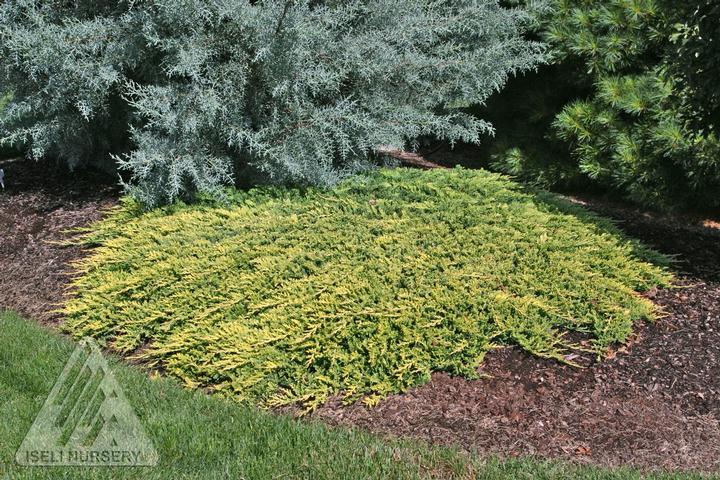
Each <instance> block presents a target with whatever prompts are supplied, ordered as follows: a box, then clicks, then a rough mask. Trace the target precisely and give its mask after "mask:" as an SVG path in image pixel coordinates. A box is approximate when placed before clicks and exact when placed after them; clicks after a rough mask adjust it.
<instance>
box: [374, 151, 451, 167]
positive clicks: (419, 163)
mask: <svg viewBox="0 0 720 480" xmlns="http://www.w3.org/2000/svg"><path fill="white" fill-rule="evenodd" d="M375 151H376V152H377V153H379V154H381V155H387V156H388V157H392V158H394V159H396V160H400V161H401V162H402V163H404V164H406V165H411V166H413V167H419V168H424V169H426V170H433V169H436V168H445V169H449V168H450V167H446V166H444V165H440V164H438V163H434V162H431V161H429V160H427V159H425V158H423V157H422V156H420V155H418V154H417V153H411V152H406V151H404V150H399V149H397V148H392V147H384V146H383V147H378V148H376V149H375Z"/></svg>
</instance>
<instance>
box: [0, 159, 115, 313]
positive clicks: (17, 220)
mask: <svg viewBox="0 0 720 480" xmlns="http://www.w3.org/2000/svg"><path fill="white" fill-rule="evenodd" d="M0 168H2V169H3V170H5V187H6V189H5V190H0V268H1V269H2V274H1V275H0V308H3V307H5V308H10V309H12V310H15V311H16V312H18V313H21V314H23V315H25V316H27V317H29V318H33V319H36V320H38V321H41V322H44V323H51V324H54V323H57V322H58V321H59V320H60V316H59V315H58V314H57V313H55V312H54V310H56V309H57V307H58V306H59V305H60V303H61V302H62V299H63V296H64V293H65V287H66V285H67V283H68V280H69V276H68V273H69V270H70V269H69V263H70V262H72V261H73V260H76V259H78V258H80V256H81V255H82V253H83V252H82V249H80V248H78V247H63V246H60V245H57V244H53V243H51V242H56V241H61V240H64V239H67V238H68V237H69V235H68V233H67V231H68V230H71V229H73V228H78V227H83V226H87V225H89V224H90V223H92V222H94V221H97V220H99V219H100V218H102V215H103V211H104V210H106V209H107V208H110V207H111V206H112V205H114V204H115V203H116V202H117V197H118V188H117V185H116V184H117V183H118V182H117V180H115V179H114V178H112V177H111V176H109V175H106V174H102V173H99V172H88V171H83V172H81V173H79V174H70V173H69V172H68V171H67V170H65V169H63V168H61V167H58V166H55V165H51V164H46V163H36V162H33V161H26V160H21V159H15V160H4V161H0Z"/></svg>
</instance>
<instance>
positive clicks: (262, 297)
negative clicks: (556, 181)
mask: <svg viewBox="0 0 720 480" xmlns="http://www.w3.org/2000/svg"><path fill="white" fill-rule="evenodd" d="M85 240H86V241H88V242H91V243H95V244H97V245H98V246H97V248H96V249H95V250H94V252H93V254H92V255H91V256H90V258H88V259H87V260H85V261H83V262H82V263H81V264H80V265H79V268H80V270H81V271H82V272H83V275H82V276H80V277H79V278H78V279H77V280H76V281H75V287H76V288H77V296H76V298H74V299H73V300H72V301H70V302H69V303H68V304H67V306H66V313H67V315H68V321H67V328H68V329H69V330H70V331H72V332H73V333H74V334H76V335H78V336H81V335H92V336H95V337H100V338H105V339H107V340H108V342H109V343H110V344H111V345H112V346H113V347H114V348H116V349H118V350H120V351H122V352H125V353H134V355H135V356H136V357H138V358H141V359H143V360H145V361H149V362H150V363H151V364H153V365H155V366H158V367H161V368H163V369H164V370H165V371H166V372H167V373H168V374H170V375H173V376H176V377H179V378H180V379H182V380H183V381H184V382H185V383H186V384H187V385H188V386H191V387H204V388H207V389H209V390H211V391H215V392H219V393H222V394H226V395H230V396H234V397H236V398H238V399H243V400H250V401H252V402H254V403H257V404H259V405H262V406H274V405H283V404H288V403H293V402H302V403H303V404H304V405H305V406H306V407H308V408H312V407H313V406H316V405H318V404H319V403H321V402H323V401H324V400H326V399H327V398H328V396H330V395H333V394H336V393H342V394H344V395H345V396H346V398H347V399H348V400H354V399H358V398H364V400H365V401H367V402H368V403H372V402H373V401H375V400H377V399H378V398H380V397H382V396H383V395H386V394H388V393H391V392H399V391H403V390H406V389H407V388H409V387H410V386H413V385H417V384H420V383H423V382H425V381H427V380H428V378H429V376H430V373H431V372H433V371H440V370H442V371H447V372H451V373H453V374H458V375H464V376H467V377H472V376H474V375H476V368H477V366H478V364H479V363H480V362H481V361H482V359H483V356H484V355H485V353H486V352H487V351H488V350H489V349H491V348H493V346H496V345H500V344H517V345H520V346H521V347H522V348H524V349H526V350H527V351H529V352H532V353H534V354H536V355H540V356H544V357H553V358H558V359H562V358H563V355H564V354H566V353H568V351H570V350H572V349H574V348H579V346H578V345H573V344H571V343H570V342H569V341H568V340H566V339H565V336H564V333H565V332H568V331H574V332H582V333H584V334H586V335H587V336H588V337H589V338H591V339H592V345H593V348H594V349H596V351H597V352H598V353H601V352H602V351H604V350H605V349H606V348H607V347H608V345H610V344H612V343H613V342H621V341H624V340H626V339H627V337H628V335H629V334H630V333H631V328H632V324H633V322H634V321H636V320H639V319H643V318H645V319H647V318H651V317H652V314H653V306H652V304H651V303H650V302H648V301H646V300H645V299H643V298H642V297H640V296H639V295H637V294H636V293H635V292H636V291H640V290H644V289H648V288H650V287H652V286H655V285H658V284H664V283H666V282H668V281H669V279H670V277H669V275H668V274H667V273H665V271H664V270H662V269H661V268H659V267H656V266H653V265H651V264H650V263H647V261H645V260H642V259H641V258H645V259H649V258H653V259H654V260H659V259H660V257H659V256H658V255H656V254H653V253H652V252H650V251H648V250H646V249H643V248H642V247H641V246H639V245H638V244H636V243H634V242H631V241H628V240H626V239H623V238H621V237H620V236H619V234H618V233H617V231H616V230H615V229H614V228H613V227H612V226H611V225H610V224H609V223H608V222H606V221H603V220H601V219H598V218H595V217H592V216H591V215H589V214H587V213H585V212H584V211H582V210H580V209H577V208H574V207H568V206H567V205H564V204H563V203H562V202H560V201H558V200H557V199H554V198H553V197H551V196H549V195H546V194H536V195H531V194H528V193H522V192H520V191H519V187H516V186H515V185H514V184H512V183H511V182H509V181H507V180H506V179H504V178H503V177H501V176H498V175H495V174H490V173H487V172H483V171H467V170H461V169H456V170H452V171H434V172H420V171H415V170H403V169H399V170H385V171H380V172H378V173H376V174H374V175H373V176H371V177H370V178H369V179H364V180H362V179H353V180H351V181H346V182H345V183H343V184H341V185H340V186H339V187H337V188H336V189H334V190H330V191H328V190H314V189H311V190H307V191H296V190H282V189H265V190H253V191H251V192H248V193H234V194H232V199H231V201H230V204H229V205H227V204H226V205H219V204H217V203H212V202H206V203H204V204H201V205H194V206H183V205H179V206H174V207H169V208H166V209H162V210H157V211H154V212H150V213H144V212H142V211H141V209H140V208H138V207H137V206H135V205H133V204H132V203H130V202H126V203H125V204H124V206H123V207H122V208H121V209H119V211H117V212H116V213H115V214H114V215H112V216H110V218H109V219H107V220H106V221H104V222H102V223H100V224H99V225H97V226H96V227H95V228H94V229H93V232H92V233H90V234H89V236H87V237H85ZM139 347H144V348H139Z"/></svg>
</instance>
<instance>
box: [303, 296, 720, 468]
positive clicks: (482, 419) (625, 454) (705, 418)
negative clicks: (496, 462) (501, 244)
mask: <svg viewBox="0 0 720 480" xmlns="http://www.w3.org/2000/svg"><path fill="white" fill-rule="evenodd" d="M654 298H655V300H656V301H657V303H658V304H660V305H661V306H663V307H664V308H666V309H667V310H668V313H669V314H670V316H669V317H667V318H666V319H664V320H663V321H662V322H659V323H657V324H654V325H643V326H639V329H638V336H637V338H636V339H635V341H634V342H633V343H632V344H631V345H630V346H629V347H626V349H625V351H623V352H618V353H617V354H616V355H615V357H614V358H612V359H610V360H607V361H605V362H603V363H599V364H594V365H592V366H590V367H589V368H586V369H577V368H573V367H568V366H562V365H558V364H557V363H555V362H552V361H546V360H542V359H537V358H533V357H530V356H528V355H527V354H524V353H522V352H520V351H519V350H518V349H515V348H506V349H502V350H499V351H497V352H493V353H491V354H490V355H488V358H487V360H486V361H485V363H484V365H483V367H482V368H481V372H482V373H486V374H489V375H490V376H491V378H489V379H481V380H475V381H468V380H464V379H461V378H453V377H450V376H449V375H446V374H435V375H433V377H432V381H431V382H430V383H429V384H427V385H424V386H422V387H419V388H415V389H413V390H412V391H410V392H408V393H406V394H403V395H394V396H392V397H390V398H388V399H387V400H385V401H383V402H382V403H381V404H380V405H379V406H378V407H376V408H374V409H368V408H365V407H364V406H362V405H360V404H356V405H353V406H342V405H340V404H339V403H338V402H330V403H328V404H327V405H325V406H323V407H322V408H320V409H319V410H318V411H316V412H315V413H314V414H313V415H314V416H315V417H316V418H319V419H322V420H324V421H326V422H328V423H330V424H333V425H354V426H358V427H361V428H365V429H368V430H371V431H373V432H376V433H381V434H386V435H390V436H410V437H415V438H420V439H423V440H427V441H429V442H431V443H437V444H459V445H462V446H463V447H465V448H467V449H468V450H476V451H479V452H482V453H493V454H498V455H504V456H505V455H509V456H520V455H523V456H524V455H538V456H542V457H549V458H564V459H571V460H573V461H578V462H584V463H590V462H591V463H596V464H602V465H610V466H616V465H634V466H637V467H641V468H647V469H668V470H678V469H692V470H699V471H715V470H717V469H720V397H718V394H719V393H720V375H719V373H720V285H708V284H695V285H692V286H688V287H686V288H682V289H670V290H663V291H659V292H656V293H655V294H654Z"/></svg>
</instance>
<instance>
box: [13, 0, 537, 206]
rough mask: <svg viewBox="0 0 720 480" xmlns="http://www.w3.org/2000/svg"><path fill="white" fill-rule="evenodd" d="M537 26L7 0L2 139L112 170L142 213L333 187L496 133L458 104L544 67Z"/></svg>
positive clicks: (288, 0)
mask: <svg viewBox="0 0 720 480" xmlns="http://www.w3.org/2000/svg"><path fill="white" fill-rule="evenodd" d="M528 20H529V15H528V14H527V12H526V11H525V10H523V9H519V8H514V9H507V8H503V7H501V6H500V5H499V3H498V0H452V1H450V0H356V1H350V2H348V1H340V0H324V1H319V0H283V1H280V0H265V1H250V0H213V1H206V0H144V1H131V0H121V1H74V2H67V1H62V0H54V1H45V2H37V1H34V0H7V1H5V2H4V3H3V4H2V5H1V6H0V62H1V64H0V65H1V68H2V73H3V74H4V75H5V76H6V77H7V81H8V82H9V85H10V88H11V89H12V90H13V91H14V92H15V97H14V100H13V102H12V104H11V106H10V112H9V113H10V114H9V116H8V118H7V119H6V121H4V122H3V123H2V124H1V125H0V130H2V132H1V133H2V135H1V136H2V137H4V142H6V143H25V144H27V145H28V146H29V147H30V152H31V154H32V156H33V157H35V158H39V157H44V156H54V157H60V158H63V159H65V160H66V161H67V162H69V163H70V164H71V165H76V164H79V163H85V162H88V161H95V160H98V159H102V158H109V157H110V158H113V159H115V160H116V161H117V162H118V163H119V166H120V168H121V169H122V170H126V171H127V172H129V175H130V177H131V180H130V182H129V185H128V188H129V190H130V192H131V193H133V194H134V195H135V196H136V197H137V198H139V199H140V200H142V201H143V202H145V203H146V204H148V205H155V204H159V203H165V202H169V201H172V200H174V199H175V198H177V197H184V196H187V195H190V194H192V193H193V192H198V191H200V192H210V193H217V192H219V187H220V186H221V185H223V184H228V183H231V182H232V181H233V180H235V181H241V182H245V181H247V180H248V179H254V180H257V179H265V180H272V181H279V182H287V181H290V182H298V183H310V184H316V185H327V184H333V183H335V182H336V181H338V180H339V179H340V178H342V177H344V176H346V175H348V174H351V173H355V172H358V171H361V170H364V169H367V168H369V167H371V166H372V165H373V164H374V163H376V162H377V160H376V159H375V157H374V155H373V152H374V150H375V149H376V148H377V147H378V146H380V145H392V146H395V147H412V146H413V145H414V143H415V141H416V139H418V138H420V137H423V136H426V135H433V136H436V137H439V138H442V139H446V140H450V141H458V140H462V141H467V142H477V141H478V140H479V136H480V135H481V134H482V133H488V132H490V131H491V129H492V127H491V126H490V125H489V124H488V123H487V122H485V121H483V120H481V119H477V118H475V117H473V116H471V115H468V114H465V113H462V112H460V111H459V110H457V109H455V108H454V107H457V106H460V105H468V104H473V103H480V102H483V101H484V100H485V99H486V98H487V97H488V96H489V95H490V94H491V93H492V92H493V91H496V90H498V89H500V88H501V87H502V86H503V84H504V83H505V81H506V80H507V77H508V75H510V74H511V73H513V72H517V71H523V70H527V69H529V68H532V67H533V66H534V65H535V64H536V63H537V61H538V60H539V59H540V56H541V48H540V45H539V44H538V43H534V42H529V41H527V40H524V39H523V38H522V37H521V32H522V30H523V27H524V26H525V24H526V22H527V21H528Z"/></svg>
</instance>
